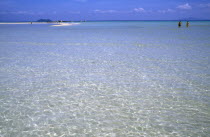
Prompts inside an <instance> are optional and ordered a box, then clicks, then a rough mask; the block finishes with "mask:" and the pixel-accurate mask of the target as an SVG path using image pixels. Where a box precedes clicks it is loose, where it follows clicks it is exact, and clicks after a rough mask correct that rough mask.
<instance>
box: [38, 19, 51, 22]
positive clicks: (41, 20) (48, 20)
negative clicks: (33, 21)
mask: <svg viewBox="0 0 210 137" xmlns="http://www.w3.org/2000/svg"><path fill="white" fill-rule="evenodd" d="M37 22H52V20H50V19H39V20H37Z"/></svg>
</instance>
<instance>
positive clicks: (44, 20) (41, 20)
mask: <svg viewBox="0 0 210 137" xmlns="http://www.w3.org/2000/svg"><path fill="white" fill-rule="evenodd" d="M37 22H49V23H50V22H72V21H63V20H58V21H52V20H51V19H39V20H37ZM83 22H85V21H83Z"/></svg>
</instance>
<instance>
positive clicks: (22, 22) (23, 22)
mask: <svg viewBox="0 0 210 137" xmlns="http://www.w3.org/2000/svg"><path fill="white" fill-rule="evenodd" d="M107 21H116V22H117V21H210V20H190V19H189V20H187V19H180V20H86V21H64V22H58V21H52V22H37V21H17V22H16V21H8V22H6V21H0V24H31V22H32V23H33V24H59V23H79V22H107Z"/></svg>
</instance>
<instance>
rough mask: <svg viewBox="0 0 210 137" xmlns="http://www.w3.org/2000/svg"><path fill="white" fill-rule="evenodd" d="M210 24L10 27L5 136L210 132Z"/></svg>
mask: <svg viewBox="0 0 210 137" xmlns="http://www.w3.org/2000/svg"><path fill="white" fill-rule="evenodd" d="M209 83H210V22H190V27H189V28H186V27H185V26H184V22H183V27H181V28H178V27H177V22H147V21H142V22H137V21H136V22H129V21H127V22H126V21H125V22H85V23H81V24H80V25H75V26H63V27H52V26H51V25H50V24H32V25H30V24H22V25H20V24H19V25H11V24H10V25H3V24H0V136H3V137H31V136H33V137H36V136H37V137H40V136H43V137H46V136H63V137H69V136H76V137H80V136H82V137H94V136H95V137H103V136H109V137H115V136H116V137H128V136H132V137H137V136H160V137H163V136H183V137H186V136H202V137H205V136H208V135H209V134H210V84H209Z"/></svg>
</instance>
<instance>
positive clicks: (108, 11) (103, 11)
mask: <svg viewBox="0 0 210 137" xmlns="http://www.w3.org/2000/svg"><path fill="white" fill-rule="evenodd" d="M94 12H95V13H116V12H117V11H116V10H94Z"/></svg>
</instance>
